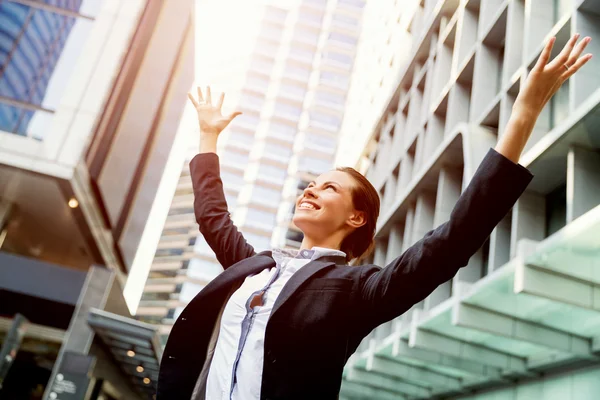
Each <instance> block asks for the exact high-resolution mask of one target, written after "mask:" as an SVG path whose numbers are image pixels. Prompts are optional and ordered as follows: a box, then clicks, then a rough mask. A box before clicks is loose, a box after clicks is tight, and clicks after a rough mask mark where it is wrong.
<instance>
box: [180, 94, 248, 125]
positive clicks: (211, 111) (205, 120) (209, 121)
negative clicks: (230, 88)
mask: <svg viewBox="0 0 600 400" xmlns="http://www.w3.org/2000/svg"><path fill="white" fill-rule="evenodd" d="M188 97H189V99H190V100H191V102H192V103H193V104H194V107H195V108H196V111H197V112H198V122H199V123H200V133H213V134H217V135H218V134H219V133H221V131H222V130H223V129H225V128H226V127H227V125H229V123H230V122H231V121H232V120H233V119H234V118H235V117H237V116H238V115H240V114H241V112H239V111H235V112H233V113H231V114H229V115H227V116H225V115H223V114H222V113H221V108H222V107H223V100H225V94H224V93H221V95H220V96H219V101H218V102H217V104H216V105H213V104H212V96H211V93H210V86H208V87H207V88H206V96H203V95H202V90H201V89H200V87H198V100H196V99H195V98H194V96H192V94H191V93H188Z"/></svg>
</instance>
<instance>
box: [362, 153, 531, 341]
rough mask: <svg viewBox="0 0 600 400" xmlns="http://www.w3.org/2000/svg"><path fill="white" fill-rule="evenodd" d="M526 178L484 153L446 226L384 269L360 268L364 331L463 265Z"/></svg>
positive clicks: (510, 204)
mask: <svg viewBox="0 0 600 400" xmlns="http://www.w3.org/2000/svg"><path fill="white" fill-rule="evenodd" d="M532 178H533V175H532V174H531V173H530V172H529V171H528V170H527V169H525V168H524V167H523V166H521V165H519V164H515V163H514V162H512V161H510V160H509V159H507V158H506V157H504V156H503V155H501V154H500V153H497V152H496V151H495V150H493V149H490V151H489V152H488V154H487V155H486V157H485V158H484V159H483V161H482V163H481V165H480V166H479V168H478V169H477V171H476V173H475V175H474V176H473V179H472V180H471V182H470V183H469V185H468V187H467V188H466V190H465V191H464V192H463V194H462V195H461V196H460V198H459V200H458V202H457V203H456V205H455V207H454V209H453V211H452V213H451V215H450V219H449V221H448V222H446V223H444V224H442V225H441V226H439V227H438V228H437V229H435V230H432V231H430V232H428V233H427V234H426V235H425V237H424V238H423V239H421V240H420V241H418V242H417V243H415V244H414V245H413V246H411V247H410V248H409V249H407V250H406V251H405V252H404V253H403V254H402V255H400V257H398V258H396V259H395V260H393V261H392V262H391V263H390V264H389V265H387V266H386V267H385V268H383V269H381V268H379V267H376V266H370V267H364V271H363V273H362V276H361V278H360V296H361V304H362V305H363V307H365V308H366V309H364V310H363V312H364V314H363V317H362V318H366V319H367V320H368V321H370V324H369V325H370V326H369V327H370V328H371V329H372V328H374V327H376V326H378V325H380V324H382V323H384V322H386V321H389V320H391V319H393V318H395V317H397V316H399V315H401V314H403V313H404V312H405V311H406V310H408V309H409V308H410V307H412V306H413V305H414V304H416V303H418V302H419V301H421V300H423V299H424V298H425V297H427V296H428V295H429V294H430V293H431V292H432V291H433V290H434V289H435V288H437V287H438V286H439V285H440V284H442V283H444V282H446V281H448V280H449V279H450V278H452V277H453V276H454V275H456V273H457V272H458V270H459V269H460V268H461V267H464V266H466V265H467V263H468V261H469V258H470V257H471V256H472V255H473V254H475V252H476V251H477V250H478V249H479V248H480V247H481V246H482V245H483V243H484V242H485V240H486V239H487V238H488V236H489V235H490V234H491V232H492V230H493V229H494V227H495V226H496V225H497V224H498V223H499V222H500V221H501V220H502V218H504V216H505V215H506V214H507V213H508V211H510V209H511V208H512V207H513V205H514V203H515V202H516V201H517V199H518V198H519V196H520V195H521V194H522V193H523V192H524V191H525V188H526V187H527V185H528V184H529V182H530V181H531V179H532ZM368 321H365V322H367V323H368Z"/></svg>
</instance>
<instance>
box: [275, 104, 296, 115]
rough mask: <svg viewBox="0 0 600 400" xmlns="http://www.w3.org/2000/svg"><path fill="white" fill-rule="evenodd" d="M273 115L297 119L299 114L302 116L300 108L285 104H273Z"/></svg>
mask: <svg viewBox="0 0 600 400" xmlns="http://www.w3.org/2000/svg"><path fill="white" fill-rule="evenodd" d="M275 114H276V115H281V116H292V117H295V118H299V117H300V114H302V107H298V106H295V105H292V104H287V103H277V104H275Z"/></svg>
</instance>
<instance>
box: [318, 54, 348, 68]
mask: <svg viewBox="0 0 600 400" xmlns="http://www.w3.org/2000/svg"><path fill="white" fill-rule="evenodd" d="M323 58H324V59H326V60H332V61H336V62H339V63H341V64H344V65H347V66H348V67H350V66H351V65H352V61H353V59H352V56H349V55H348V54H342V53H336V52H333V51H328V52H326V53H325V54H323Z"/></svg>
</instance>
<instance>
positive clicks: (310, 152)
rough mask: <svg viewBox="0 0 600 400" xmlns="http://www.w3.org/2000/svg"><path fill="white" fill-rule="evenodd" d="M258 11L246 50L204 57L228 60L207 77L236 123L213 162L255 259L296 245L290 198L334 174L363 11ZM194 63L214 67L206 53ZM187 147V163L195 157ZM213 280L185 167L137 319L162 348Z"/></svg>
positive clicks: (350, 0)
mask: <svg viewBox="0 0 600 400" xmlns="http://www.w3.org/2000/svg"><path fill="white" fill-rule="evenodd" d="M257 3H258V2H257ZM260 3H261V4H260V5H256V6H255V7H254V8H253V14H251V15H250V14H245V15H246V16H247V18H245V23H246V26H245V28H244V30H243V32H244V34H243V35H242V36H243V37H242V36H240V37H239V40H244V41H245V43H248V42H249V43H250V44H251V45H246V44H244V45H243V46H239V50H238V49H232V48H231V47H229V46H225V47H224V48H217V49H213V53H212V54H214V56H215V57H218V56H219V55H220V54H221V53H225V54H226V56H227V57H234V58H233V60H231V62H224V63H223V67H222V68H223V69H220V70H219V71H217V72H216V73H215V74H214V76H215V77H216V78H215V80H217V81H218V80H219V79H221V82H222V80H223V77H224V76H225V77H228V80H229V82H227V84H221V85H220V87H223V86H227V87H228V89H227V97H226V100H225V103H226V106H227V105H229V104H232V107H231V108H234V109H239V110H241V111H242V112H243V113H244V114H243V115H242V116H240V117H238V118H236V119H235V120H234V121H233V122H232V124H231V126H229V127H228V128H227V129H226V130H225V131H224V132H223V134H222V138H220V141H219V148H218V153H219V156H220V163H221V177H222V180H223V183H224V189H225V194H226V197H227V201H228V205H229V209H230V210H231V213H232V218H233V220H234V222H235V224H236V225H237V226H238V227H239V228H240V230H241V231H242V232H243V233H244V235H245V237H246V239H247V240H248V242H249V243H251V244H252V245H253V246H254V247H255V248H256V249H257V250H258V251H260V250H264V249H267V248H270V247H271V246H279V247H299V245H300V242H301V240H302V236H301V233H300V232H299V231H298V230H297V229H296V228H295V227H294V226H293V224H292V223H291V212H292V211H293V207H294V202H295V198H296V196H297V194H298V193H299V190H302V189H303V188H304V187H305V186H306V185H307V184H308V182H309V181H310V180H312V179H313V178H314V177H315V175H317V174H319V173H321V172H324V171H326V170H328V169H331V168H332V167H333V164H334V157H335V150H336V145H337V140H338V135H339V131H340V127H341V123H342V118H343V115H344V104H345V101H346V94H347V92H348V89H349V85H350V77H351V72H352V68H353V62H354V57H355V53H356V48H357V43H358V37H359V32H360V29H361V19H362V13H363V9H364V1H363V0H294V1H288V2H280V1H277V2H275V1H263V2H260ZM238 11H239V10H238ZM247 11H248V12H250V10H247ZM228 13H229V11H228ZM252 18H255V21H256V23H255V24H254V25H250V24H248V20H252ZM222 21H223V23H224V24H227V23H228V22H227V21H228V20H227V19H224V20H222ZM239 23H241V22H239ZM199 25H201V24H199ZM224 30H226V29H224ZM236 32H242V31H240V30H238V31H236ZM229 34H231V33H229ZM240 35H241V33H240ZM234 37H235V36H234ZM248 37H250V39H249V38H248ZM231 41H232V42H237V41H238V40H237V39H232V40H231ZM234 44H235V43H232V44H231V45H232V46H233V45H234ZM244 49H246V50H245V51H244ZM198 54H199V55H200V54H203V55H204V60H205V61H204V62H207V63H208V62H213V63H214V62H215V61H214V59H212V54H211V53H210V52H209V53H207V52H206V51H204V50H203V51H198ZM230 54H234V56H230ZM202 62H203V61H200V60H198V64H201V63H202ZM198 76H201V77H202V79H203V80H204V79H207V78H206V76H207V74H205V73H202V74H198ZM219 77H220V78H219ZM240 78H241V79H240ZM234 79H235V80H238V82H239V84H238V83H236V84H235V85H232V84H231V82H230V81H231V80H234ZM203 83H207V84H210V83H211V82H203ZM212 84H213V85H214V86H217V87H219V85H217V84H215V83H214V82H213V83H212ZM214 86H213V98H215V96H216V92H217V91H216V89H215V87H214ZM194 118H195V116H194ZM194 140H195V142H194V145H193V147H192V149H191V150H190V152H189V154H188V156H189V158H188V162H189V160H190V159H191V157H193V156H194V155H195V154H196V153H197V149H198V138H197V136H196V137H195V139H194ZM221 271H222V268H221V266H220V265H219V264H218V262H217V260H216V258H215V256H214V253H213V252H212V250H211V249H210V248H209V247H208V245H207V243H206V241H205V240H204V238H203V237H202V236H201V235H199V232H198V226H197V224H196V222H195V218H194V214H193V193H192V183H191V180H190V176H189V168H188V165H187V162H186V164H185V165H183V171H182V174H181V177H180V180H179V184H178V186H177V188H176V190H175V195H174V197H173V202H172V204H171V208H170V211H169V215H168V216H167V217H166V222H165V227H164V231H163V235H162V237H161V238H160V241H159V243H158V249H157V251H156V255H155V258H154V260H153V262H152V266H151V270H150V275H149V278H148V281H147V282H146V286H145V289H144V294H143V296H142V299H141V301H140V304H139V308H138V310H137V317H138V318H139V319H140V320H142V321H146V322H152V323H158V324H160V329H161V333H162V334H163V340H166V337H167V335H168V332H169V331H170V328H171V326H172V324H173V322H174V320H175V318H177V316H178V315H179V313H180V312H181V310H182V309H183V307H184V306H185V305H186V304H187V303H188V302H189V301H190V300H191V299H192V298H193V297H194V296H195V295H196V294H197V293H198V292H199V291H200V290H201V289H202V287H204V286H205V285H206V284H207V283H208V282H209V281H210V280H212V279H213V278H214V277H215V276H216V275H217V274H218V273H220V272H221Z"/></svg>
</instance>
